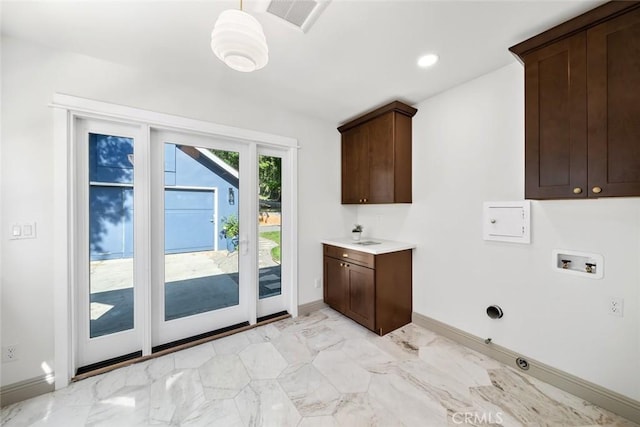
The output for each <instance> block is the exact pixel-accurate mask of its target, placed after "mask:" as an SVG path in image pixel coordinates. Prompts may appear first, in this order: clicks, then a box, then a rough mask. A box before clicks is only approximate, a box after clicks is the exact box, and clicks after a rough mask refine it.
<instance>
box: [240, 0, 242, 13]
mask: <svg viewBox="0 0 640 427" xmlns="http://www.w3.org/2000/svg"><path fill="white" fill-rule="evenodd" d="M240 10H241V11H242V0H240Z"/></svg>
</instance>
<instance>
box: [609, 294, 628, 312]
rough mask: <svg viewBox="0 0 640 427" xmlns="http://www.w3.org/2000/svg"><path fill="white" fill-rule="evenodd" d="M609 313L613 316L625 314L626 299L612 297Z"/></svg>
mask: <svg viewBox="0 0 640 427" xmlns="http://www.w3.org/2000/svg"><path fill="white" fill-rule="evenodd" d="M608 307H609V314H610V315H612V316H619V317H623V316H624V299H622V298H616V297H611V298H609V305H608Z"/></svg>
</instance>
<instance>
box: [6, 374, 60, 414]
mask: <svg viewBox="0 0 640 427" xmlns="http://www.w3.org/2000/svg"><path fill="white" fill-rule="evenodd" d="M53 379H54V375H53V374H49V375H41V376H39V377H36V378H31V379H29V380H24V381H20V382H17V383H14V384H9V385H6V386H3V387H1V388H0V406H2V407H4V406H7V405H11V404H12V403H16V402H21V401H23V400H27V399H31V398H32V397H36V396H40V395H41V394H45V393H49V392H51V391H53V390H54V388H55V386H54V380H53Z"/></svg>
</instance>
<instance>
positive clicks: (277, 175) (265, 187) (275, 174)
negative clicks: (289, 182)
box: [210, 149, 282, 202]
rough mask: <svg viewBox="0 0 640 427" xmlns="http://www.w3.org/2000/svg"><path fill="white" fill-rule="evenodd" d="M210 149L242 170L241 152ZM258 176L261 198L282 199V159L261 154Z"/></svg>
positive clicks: (226, 161) (232, 165) (229, 163)
mask: <svg viewBox="0 0 640 427" xmlns="http://www.w3.org/2000/svg"><path fill="white" fill-rule="evenodd" d="M210 151H211V152H212V153H213V154H215V155H216V156H218V157H219V158H220V159H222V160H223V161H224V162H225V163H226V164H228V165H229V166H231V167H232V168H234V169H235V170H240V153H238V152H236V151H225V150H213V149H212V150H210ZM258 178H259V181H260V198H261V199H263V200H274V201H278V202H279V201H281V198H282V159H281V158H280V157H273V156H260V158H259V160H258Z"/></svg>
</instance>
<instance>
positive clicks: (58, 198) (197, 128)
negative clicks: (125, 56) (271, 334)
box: [50, 94, 299, 389]
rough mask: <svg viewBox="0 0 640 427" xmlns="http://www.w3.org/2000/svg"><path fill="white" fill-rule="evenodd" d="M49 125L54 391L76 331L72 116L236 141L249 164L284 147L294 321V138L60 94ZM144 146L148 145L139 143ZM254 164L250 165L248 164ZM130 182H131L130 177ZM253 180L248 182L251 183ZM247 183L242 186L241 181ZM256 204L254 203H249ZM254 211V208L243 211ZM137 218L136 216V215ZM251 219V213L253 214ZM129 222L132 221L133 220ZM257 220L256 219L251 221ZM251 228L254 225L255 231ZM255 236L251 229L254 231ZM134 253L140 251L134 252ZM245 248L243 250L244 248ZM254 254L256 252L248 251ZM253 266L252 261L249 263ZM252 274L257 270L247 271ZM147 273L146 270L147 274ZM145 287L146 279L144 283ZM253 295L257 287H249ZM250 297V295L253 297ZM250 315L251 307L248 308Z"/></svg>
mask: <svg viewBox="0 0 640 427" xmlns="http://www.w3.org/2000/svg"><path fill="white" fill-rule="evenodd" d="M50 106H51V107H53V121H54V126H53V130H54V135H53V138H54V139H53V141H54V150H53V152H54V158H53V160H54V184H53V185H54V194H53V196H54V197H53V199H54V212H53V228H54V233H53V237H54V242H53V260H54V277H53V280H54V288H55V291H54V304H55V307H54V322H55V323H54V325H55V326H54V330H55V364H54V365H55V387H56V389H60V388H64V387H66V386H67V385H68V384H69V380H70V379H71V377H72V376H73V375H74V372H75V371H74V370H75V368H76V367H77V342H76V340H75V339H74V336H75V334H76V333H77V330H76V329H77V328H76V326H75V325H76V320H77V319H76V316H77V314H76V313H75V311H76V310H74V309H73V308H74V307H75V305H74V304H75V303H76V297H75V294H74V289H75V283H76V282H77V280H78V277H77V272H76V270H75V264H76V261H75V260H76V258H75V255H76V254H77V251H78V248H77V247H76V246H77V245H76V239H77V235H78V232H77V230H76V220H77V218H76V212H77V203H78V201H77V198H76V196H75V194H74V183H75V182H76V180H77V174H76V171H75V169H74V166H75V164H76V162H77V158H76V157H77V154H76V153H74V150H73V145H74V138H75V132H76V130H75V121H76V119H77V118H94V119H102V120H108V121H110V122H121V123H123V124H129V125H134V124H137V125H139V126H140V129H141V131H142V136H143V138H145V139H146V141H149V136H150V132H151V128H159V129H171V130H177V131H185V132H192V133H199V134H203V135H208V136H212V137H217V138H223V139H228V140H234V141H241V142H245V143H247V144H249V156H248V157H249V158H248V160H249V161H251V160H253V161H254V162H255V160H256V156H257V145H258V144H260V145H267V146H273V147H280V148H284V149H287V150H288V151H289V153H290V158H289V163H290V171H291V173H290V176H289V178H288V180H289V181H290V183H289V185H290V188H291V191H292V195H293V197H292V198H291V200H290V206H289V212H290V213H289V216H290V221H291V231H292V232H291V236H290V238H289V239H288V240H289V244H288V246H289V248H290V251H291V262H290V263H289V264H290V265H289V266H288V274H289V275H290V277H291V278H292V283H293V286H292V287H291V292H290V295H289V307H288V311H289V313H290V314H291V315H292V316H294V317H296V316H297V315H298V289H297V277H298V267H297V265H298V256H297V253H298V248H297V232H296V231H297V228H296V227H297V197H296V195H297V148H299V147H298V145H297V140H296V139H295V138H290V137H284V136H279V135H274V134H269V133H264V132H257V131H253V130H249V129H242V128H237V127H231V126H225V125H220V124H215V123H211V122H206V121H201V120H195V119H189V118H184V117H180V116H175V115H170V114H164V113H157V112H153V111H149V110H142V109H137V108H132V107H126V106H122V105H117V104H111V103H106V102H101V101H95V100H91V99H86V98H79V97H75V96H70V95H64V94H54V95H53V102H52V103H51V104H50ZM145 145H146V147H147V148H148V144H145ZM254 164H255V163H254ZM149 166H150V165H136V169H135V171H136V172H134V173H138V174H144V175H145V176H147V177H148V176H149V174H150V169H149ZM134 179H135V178H134ZM255 180H256V177H254V179H253V180H252V182H254V183H255V182H256V181H255ZM247 184H248V183H247ZM254 204H257V201H256V202H254ZM141 208H142V209H149V210H147V211H146V212H144V213H145V214H148V213H149V212H150V208H151V207H150V206H142V207H141ZM249 208H250V206H247V209H248V210H249V212H252V213H255V212H256V211H257V209H256V206H254V207H253V209H249ZM140 215H142V213H140ZM254 216H255V215H254ZM134 221H135V219H134ZM255 221H256V222H257V219H256V220H255ZM256 228H257V227H256ZM255 232H257V229H256V230H255ZM138 240H140V241H141V242H142V243H141V244H143V245H149V246H148V247H147V248H145V249H147V250H148V249H150V242H151V236H149V235H140V236H138ZM139 249H140V248H139ZM248 249H249V248H247V250H248ZM253 253H254V254H255V255H254V256H257V252H256V251H255V250H254V251H253ZM253 265H254V266H255V265H256V264H255V263H254V264H253ZM253 270H254V271H256V273H254V274H257V269H255V268H253ZM147 271H148V270H147ZM148 282H149V283H150V279H148ZM255 289H256V290H255V291H254V292H257V287H255ZM140 298H141V301H143V302H144V304H143V305H144V307H145V308H144V309H143V310H142V312H141V314H140V316H141V317H142V318H143V319H144V320H145V321H144V322H143V324H144V325H146V326H144V327H143V328H142V329H143V330H142V335H143V337H142V349H143V354H149V353H150V351H151V345H152V343H151V330H150V325H151V312H150V307H151V303H152V302H151V295H150V293H149V292H148V290H145V291H144V292H143V293H142V294H141V296H140ZM254 298H255V296H254ZM254 311H255V309H254ZM255 321H256V318H255V314H254V315H253V316H252V317H251V318H250V323H255Z"/></svg>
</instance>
